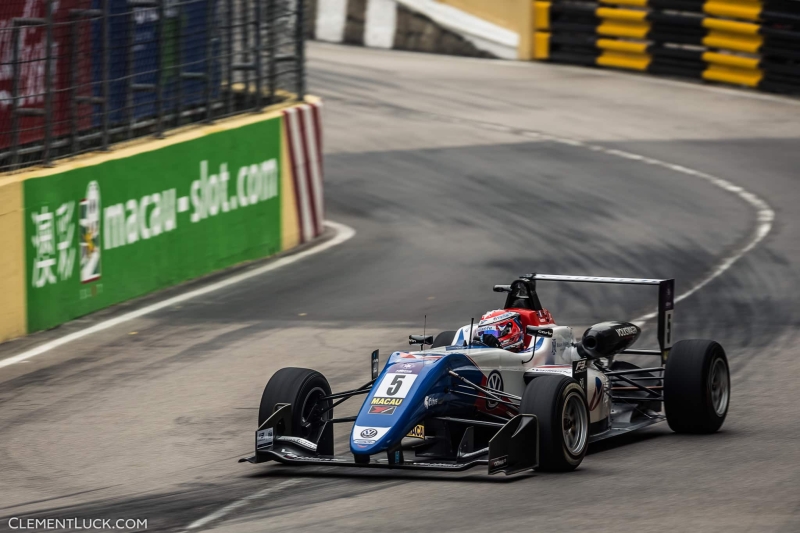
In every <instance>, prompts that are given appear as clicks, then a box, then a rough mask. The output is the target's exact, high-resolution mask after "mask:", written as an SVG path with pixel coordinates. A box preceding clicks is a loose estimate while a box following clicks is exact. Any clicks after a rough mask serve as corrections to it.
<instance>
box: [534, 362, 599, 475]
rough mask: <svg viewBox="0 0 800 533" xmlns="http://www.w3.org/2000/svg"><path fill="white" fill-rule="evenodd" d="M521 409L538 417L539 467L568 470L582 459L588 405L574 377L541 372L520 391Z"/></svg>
mask: <svg viewBox="0 0 800 533" xmlns="http://www.w3.org/2000/svg"><path fill="white" fill-rule="evenodd" d="M519 412H520V413H522V414H530V415H536V418H537V419H538V421H539V466H537V467H536V470H538V471H544V472H568V471H570V470H575V469H576V468H577V467H578V465H580V464H581V461H583V457H584V456H585V455H586V449H587V448H588V446H589V406H588V405H587V404H586V394H585V393H584V391H583V388H581V386H580V385H579V384H578V382H577V381H575V380H574V379H572V378H570V377H567V376H558V375H543V376H538V377H536V378H534V379H533V380H532V381H531V382H530V383H528V386H527V387H526V388H525V392H523V393H522V401H521V402H520V411H519Z"/></svg>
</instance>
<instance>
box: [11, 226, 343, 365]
mask: <svg viewBox="0 0 800 533" xmlns="http://www.w3.org/2000/svg"><path fill="white" fill-rule="evenodd" d="M325 225H326V226H328V227H329V228H332V229H334V230H336V235H335V236H334V237H333V238H332V239H330V240H327V241H325V242H323V243H320V244H319V245H317V246H314V247H313V248H309V249H308V250H303V251H302V252H298V253H296V254H292V255H289V256H286V257H282V258H280V259H278V260H276V261H274V262H272V263H269V264H267V265H264V266H262V267H260V268H256V269H254V270H249V271H247V272H243V273H241V274H237V275H235V276H231V277H229V278H227V279H224V280H221V281H218V282H216V283H212V284H211V285H206V286H205V287H201V288H199V289H196V290H193V291H189V292H187V293H184V294H180V295H178V296H174V297H172V298H168V299H166V300H163V301H161V302H158V303H155V304H152V305H148V306H147V307H143V308H141V309H137V310H136V311H131V312H130V313H125V314H124V315H120V316H118V317H116V318H111V319H109V320H105V321H103V322H100V323H98V324H95V325H94V326H91V327H89V328H86V329H82V330H80V331H76V332H75V333H70V334H69V335H65V336H63V337H61V338H59V339H56V340H53V341H50V342H46V343H44V344H42V345H41V346H37V347H36V348H33V349H30V350H28V351H27V352H22V353H21V354H18V355H15V356H13V357H9V358H7V359H3V360H2V361H0V368H3V367H6V366H9V365H13V364H14V363H21V362H22V361H26V360H28V359H32V358H33V357H36V356H37V355H41V354H43V353H47V352H49V351H51V350H53V349H55V348H58V347H60V346H64V345H65V344H67V343H70V342H72V341H76V340H78V339H82V338H83V337H86V336H88V335H91V334H93V333H97V332H98V331H103V330H106V329H109V328H113V327H114V326H118V325H120V324H123V323H125V322H129V321H131V320H133V319H135V318H139V317H142V316H145V315H148V314H150V313H154V312H156V311H159V310H161V309H164V308H166V307H170V306H173V305H175V304H178V303H181V302H185V301H186V300H191V299H192V298H197V297H198V296H203V295H204V294H208V293H210V292H214V291H218V290H220V289H223V288H225V287H229V286H231V285H235V284H236V283H240V282H242V281H245V280H248V279H250V278H254V277H256V276H260V275H262V274H266V273H267V272H271V271H273V270H277V269H279V268H281V267H284V266H286V265H291V264H292V263H296V262H297V261H300V260H302V259H305V258H306V257H309V256H312V255H316V254H318V253H320V252H324V251H325V250H328V249H330V248H333V247H334V246H338V245H340V244H342V243H343V242H345V241H347V240H349V239H351V238H352V237H353V236H354V235H355V234H356V231H355V230H354V229H353V228H351V227H350V226H345V225H344V224H339V223H338V222H331V221H329V220H328V221H326V222H325Z"/></svg>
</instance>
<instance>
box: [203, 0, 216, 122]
mask: <svg viewBox="0 0 800 533" xmlns="http://www.w3.org/2000/svg"><path fill="white" fill-rule="evenodd" d="M215 5H216V1H215V0H206V87H205V93H206V94H205V97H206V122H207V123H209V122H211V119H212V111H213V109H212V105H211V93H212V90H211V83H212V82H213V81H214V35H215V32H214V31H213V30H212V27H213V26H214V6H215Z"/></svg>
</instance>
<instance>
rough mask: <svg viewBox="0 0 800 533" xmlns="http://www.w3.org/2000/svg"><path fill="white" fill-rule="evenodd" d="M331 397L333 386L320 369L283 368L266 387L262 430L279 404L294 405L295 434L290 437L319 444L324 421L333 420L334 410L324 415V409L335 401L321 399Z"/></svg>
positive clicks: (260, 411) (260, 415) (261, 410)
mask: <svg viewBox="0 0 800 533" xmlns="http://www.w3.org/2000/svg"><path fill="white" fill-rule="evenodd" d="M330 394H331V387H330V385H329V384H328V380H327V379H325V376H323V375H322V374H320V373H319V372H317V371H316V370H309V369H307V368H291V367H290V368H281V369H280V370H278V371H277V372H275V374H274V375H273V376H272V378H270V380H269V383H267V386H266V387H264V392H263V394H262V395H261V405H260V406H259V408H258V425H259V427H261V424H263V423H264V421H265V420H266V419H268V418H269V417H270V416H271V415H272V413H274V412H275V405H276V404H279V403H290V404H292V431H291V435H289V436H292V437H302V438H304V439H307V440H310V441H311V442H316V441H317V439H318V438H319V436H320V433H321V431H322V427H323V426H324V422H325V421H326V420H330V419H331V418H333V409H331V410H329V411H327V412H326V413H324V414H321V411H322V410H323V409H326V408H328V407H330V404H331V401H330V400H326V401H323V402H320V401H319V398H322V397H324V396H330ZM278 429H280V428H278ZM284 434H285V433H284Z"/></svg>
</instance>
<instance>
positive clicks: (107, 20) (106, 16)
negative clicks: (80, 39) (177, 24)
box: [100, 0, 111, 150]
mask: <svg viewBox="0 0 800 533" xmlns="http://www.w3.org/2000/svg"><path fill="white" fill-rule="evenodd" d="M102 25H103V29H102V35H103V36H102V39H103V66H102V73H101V74H100V75H101V80H100V82H101V86H102V89H101V91H102V93H103V105H102V107H101V110H102V111H101V112H102V113H103V116H102V123H103V136H102V139H103V140H102V149H103V150H108V141H109V139H108V137H109V133H108V126H109V124H108V122H109V117H108V113H109V111H110V105H111V102H110V100H111V90H110V88H109V79H108V78H109V77H110V74H109V69H110V66H109V65H110V63H111V43H110V39H111V37H110V35H109V34H110V28H109V26H110V25H111V0H103V17H102Z"/></svg>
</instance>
